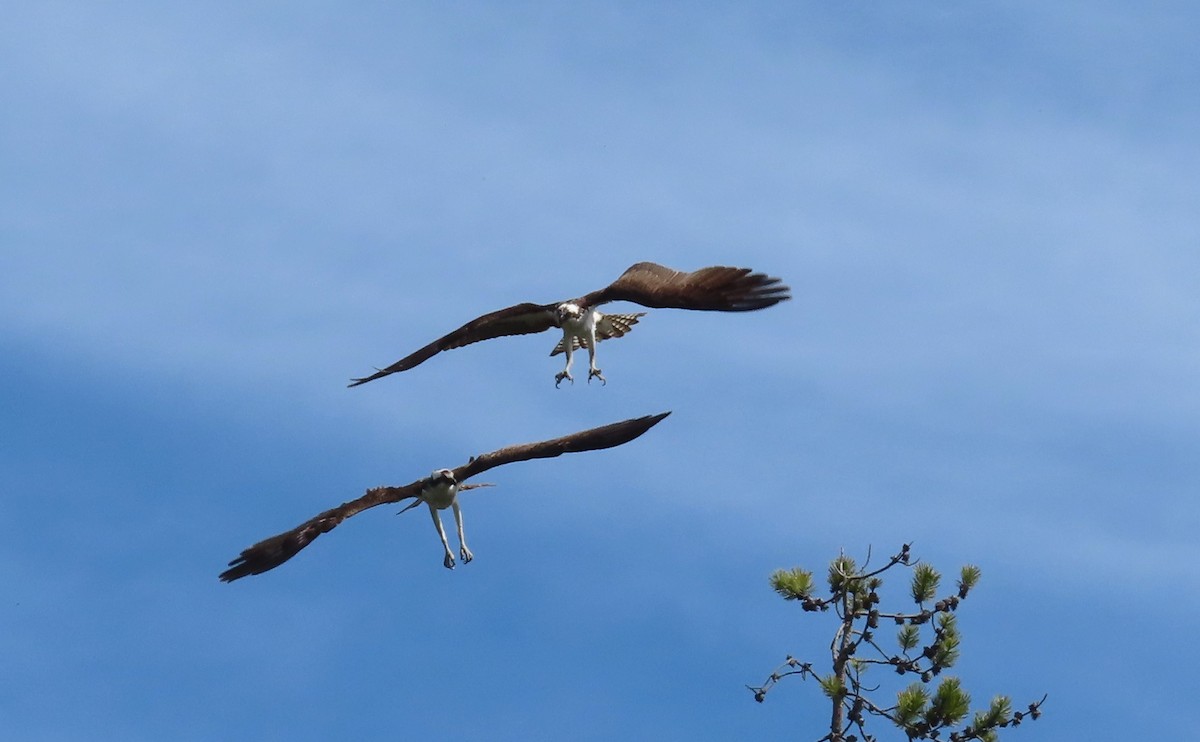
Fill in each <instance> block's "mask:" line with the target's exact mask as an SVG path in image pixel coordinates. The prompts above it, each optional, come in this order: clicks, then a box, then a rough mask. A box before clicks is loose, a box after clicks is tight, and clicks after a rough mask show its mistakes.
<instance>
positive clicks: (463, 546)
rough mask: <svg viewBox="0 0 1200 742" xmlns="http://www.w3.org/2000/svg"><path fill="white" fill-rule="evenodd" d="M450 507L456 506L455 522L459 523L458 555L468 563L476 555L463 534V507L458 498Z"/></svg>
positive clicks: (464, 562)
mask: <svg viewBox="0 0 1200 742" xmlns="http://www.w3.org/2000/svg"><path fill="white" fill-rule="evenodd" d="M450 507H452V508H454V522H455V524H456V525H458V545H459V549H458V555H459V556H461V557H462V560H463V564H466V563H467V562H469V561H471V560H472V559H474V558H475V555H474V554H472V553H471V550H470V549H468V548H467V537H466V536H464V535H463V524H462V508H460V507H459V506H458V500H455V501H454V502H453V503H452V504H451V505H450Z"/></svg>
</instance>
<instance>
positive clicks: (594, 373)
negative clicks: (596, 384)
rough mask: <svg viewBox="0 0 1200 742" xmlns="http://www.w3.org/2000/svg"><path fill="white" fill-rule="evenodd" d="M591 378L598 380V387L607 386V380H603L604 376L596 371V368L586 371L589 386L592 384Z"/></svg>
mask: <svg viewBox="0 0 1200 742" xmlns="http://www.w3.org/2000/svg"><path fill="white" fill-rule="evenodd" d="M593 377H595V378H597V379H599V380H600V385H601V386H607V385H608V380H607V379H605V378H604V375H603V374H601V373H600V369H598V368H593V369H589V370H588V383H589V384H591V383H592V378H593Z"/></svg>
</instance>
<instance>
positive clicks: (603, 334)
mask: <svg viewBox="0 0 1200 742" xmlns="http://www.w3.org/2000/svg"><path fill="white" fill-rule="evenodd" d="M644 316H646V313H645V312H632V313H630V314H604V315H603V316H601V318H600V321H599V322H597V323H596V342H600V341H601V340H608V339H609V338H619V337H624V336H625V333H627V332H629V331H630V330H632V329H633V326H634V325H636V324H637V323H638V318H639V317H644ZM577 348H579V336H578V335H572V336H571V350H576V349H577ZM562 352H563V341H562V340H559V341H558V345H555V346H554V350H552V351H550V355H551V356H556V355H558V354H559V353H562Z"/></svg>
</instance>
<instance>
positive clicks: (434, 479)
mask: <svg viewBox="0 0 1200 742" xmlns="http://www.w3.org/2000/svg"><path fill="white" fill-rule="evenodd" d="M429 481H430V483H431V484H455V481H454V472H452V471H450V470H449V469H434V470H433V473H432V474H430V475H429Z"/></svg>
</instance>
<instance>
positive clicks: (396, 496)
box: [220, 480, 422, 582]
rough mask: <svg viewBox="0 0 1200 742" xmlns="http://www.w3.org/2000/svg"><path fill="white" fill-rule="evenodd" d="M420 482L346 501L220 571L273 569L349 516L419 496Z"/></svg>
mask: <svg viewBox="0 0 1200 742" xmlns="http://www.w3.org/2000/svg"><path fill="white" fill-rule="evenodd" d="M421 483H422V480H417V481H416V482H413V483H412V484H410V485H407V486H404V487H373V488H371V489H369V490H367V493H366V494H365V495H363V496H362V497H360V498H358V499H357V500H351V501H350V502H343V503H342V504H341V505H338V506H337V507H336V508H330V509H329V510H326V511H325V512H323V513H321V514H320V515H317V516H314V517H312V518H309V519H308V520H306V521H304V522H303V523H301V524H300V525H298V526H296V527H295V528H293V529H292V530H290V531H285V532H283V533H280V534H278V535H276V536H272V537H270V538H266V539H263V540H262V541H259V542H258V543H257V544H255V545H254V546H251V547H250V548H248V549H245V550H243V551H242V553H241V554H240V555H238V557H237V558H236V559H234V560H233V561H231V562H230V563H229V569H227V570H225V571H224V572H222V573H221V575H220V578H221V581H222V582H233V581H234V580H237V579H240V578H242V577H247V576H249V575H257V574H262V573H263V572H266V571H267V570H269V569H274V568H276V567H278V566H279V565H281V564H283V563H284V562H286V561H287V560H289V559H291V558H292V557H294V556H296V554H297V553H298V552H299V551H300V550H301V549H303V548H304V547H305V546H308V545H309V544H311V543H312V542H313V541H314V540H315V539H316V538H317V536H320V535H321V534H322V533H329V532H330V531H332V530H333V529H334V528H335V527H336V526H337V525H338V524H339V523H341V522H342V521H344V520H345V519H347V518H349V517H350V516H352V515H357V514H359V513H361V512H362V511H364V510H367V509H368V508H373V507H375V506H377V505H386V504H387V503H390V502H401V501H403V500H407V499H409V498H410V497H416V496H417V493H419V492H420V491H421Z"/></svg>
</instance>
